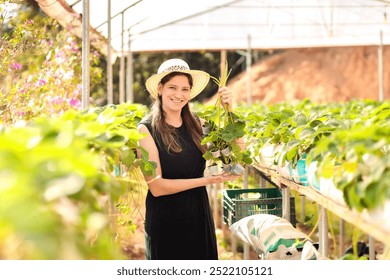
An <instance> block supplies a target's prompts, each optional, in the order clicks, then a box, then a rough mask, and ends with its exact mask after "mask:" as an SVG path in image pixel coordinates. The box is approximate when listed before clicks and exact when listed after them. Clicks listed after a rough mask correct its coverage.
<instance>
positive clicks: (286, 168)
mask: <svg viewBox="0 0 390 280" xmlns="http://www.w3.org/2000/svg"><path fill="white" fill-rule="evenodd" d="M276 171H278V173H279V174H280V176H282V177H284V178H287V179H291V176H290V162H287V161H286V162H285V164H284V165H278V166H277V167H276Z"/></svg>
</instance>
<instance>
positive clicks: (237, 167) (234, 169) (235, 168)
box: [230, 163, 245, 175]
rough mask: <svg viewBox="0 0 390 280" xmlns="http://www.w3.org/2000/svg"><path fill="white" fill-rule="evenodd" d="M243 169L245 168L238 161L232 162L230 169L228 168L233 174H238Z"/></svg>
mask: <svg viewBox="0 0 390 280" xmlns="http://www.w3.org/2000/svg"><path fill="white" fill-rule="evenodd" d="M244 171H245V168H244V167H243V166H242V165H241V164H239V163H236V164H233V165H232V167H231V169H230V173H232V174H234V175H240V174H241V173H242V172H244Z"/></svg>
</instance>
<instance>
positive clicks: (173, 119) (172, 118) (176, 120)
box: [165, 113, 183, 127]
mask: <svg viewBox="0 0 390 280" xmlns="http://www.w3.org/2000/svg"><path fill="white" fill-rule="evenodd" d="M165 122H166V123H167V124H169V125H172V126H173V127H180V126H181V125H182V124H183V119H182V117H181V114H180V113H178V114H172V113H170V114H166V116H165Z"/></svg>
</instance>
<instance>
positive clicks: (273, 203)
mask: <svg viewBox="0 0 390 280" xmlns="http://www.w3.org/2000/svg"><path fill="white" fill-rule="evenodd" d="M254 214H272V215H276V216H279V217H282V215H283V209H282V193H281V192H280V190H279V189H277V188H261V189H231V190H224V191H223V221H224V223H225V224H228V225H229V226H231V225H232V224H234V223H235V222H237V221H238V220H240V219H242V218H245V217H247V216H251V215H254ZM290 222H291V224H292V225H293V226H294V227H295V226H296V218H295V198H294V197H290Z"/></svg>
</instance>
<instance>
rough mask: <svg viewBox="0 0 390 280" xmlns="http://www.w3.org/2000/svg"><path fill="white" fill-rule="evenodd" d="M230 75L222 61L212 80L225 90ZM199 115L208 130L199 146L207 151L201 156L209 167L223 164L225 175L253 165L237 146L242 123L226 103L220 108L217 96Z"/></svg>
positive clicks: (220, 104)
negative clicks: (217, 76)
mask: <svg viewBox="0 0 390 280" xmlns="http://www.w3.org/2000/svg"><path fill="white" fill-rule="evenodd" d="M229 75H230V71H229V72H228V66H227V63H226V62H225V67H224V69H223V71H222V72H221V76H220V77H219V79H217V78H215V77H212V79H213V80H214V82H215V83H216V84H217V85H218V86H219V87H224V86H225V85H226V81H227V79H228V77H229ZM198 115H199V116H200V117H201V118H203V119H204V120H205V122H204V124H203V127H207V128H208V130H206V129H204V130H203V131H204V133H203V138H202V144H203V145H206V149H207V150H206V152H205V153H204V155H203V157H204V158H205V159H206V160H208V161H209V162H210V164H211V166H215V165H223V166H222V167H223V169H222V170H223V171H224V172H227V173H232V174H241V173H242V172H243V171H244V168H243V166H242V165H243V164H250V163H252V159H251V158H250V153H249V151H242V150H241V148H240V146H239V145H238V144H237V140H238V139H240V138H242V137H243V136H244V135H245V121H244V120H243V119H242V118H240V116H238V115H237V114H235V113H233V112H232V111H231V110H230V108H229V106H228V105H227V104H224V105H223V106H222V101H221V98H220V97H218V98H217V101H216V103H215V105H214V106H212V108H210V110H205V111H204V112H199V113H198ZM202 129H203V128H202ZM213 168H214V167H213Z"/></svg>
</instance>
